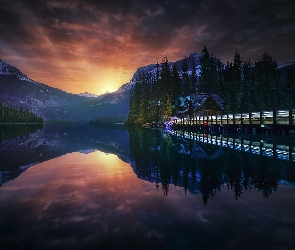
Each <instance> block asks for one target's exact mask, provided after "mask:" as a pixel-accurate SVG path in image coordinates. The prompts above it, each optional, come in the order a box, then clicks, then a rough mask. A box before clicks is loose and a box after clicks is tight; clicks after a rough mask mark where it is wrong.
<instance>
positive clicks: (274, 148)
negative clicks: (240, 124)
mask: <svg viewBox="0 0 295 250" xmlns="http://www.w3.org/2000/svg"><path fill="white" fill-rule="evenodd" d="M172 134H174V135H176V136H181V137H182V138H187V139H191V140H195V141H199V142H203V143H209V144H212V145H218V146H221V147H226V148H232V149H235V150H238V151H244V152H249V153H252V154H256V155H263V156H267V157H273V158H276V159H281V160H287V161H293V162H295V145H294V144H290V145H284V144H278V143H272V142H265V141H262V140H257V139H256V140H251V139H241V138H231V137H224V136H223V135H210V134H201V133H193V132H179V131H172Z"/></svg>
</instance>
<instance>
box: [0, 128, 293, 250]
mask: <svg viewBox="0 0 295 250" xmlns="http://www.w3.org/2000/svg"><path fill="white" fill-rule="evenodd" d="M0 131H1V134H0V135H1V137H0V139H1V144H0V172H1V173H0V183H1V186H0V214H1V217H0V249H294V246H295V138H286V137H271V136H267V135H264V136H254V135H243V134H223V135H221V134H200V133H198V134H197V133H183V132H180V131H164V130H162V129H142V128H133V129H126V128H124V127H123V126H122V125H100V126H89V125H44V126H43V125H41V126H26V127H24V126H2V127H1V128H0Z"/></svg>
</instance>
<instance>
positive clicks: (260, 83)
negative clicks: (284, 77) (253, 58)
mask: <svg viewBox="0 0 295 250" xmlns="http://www.w3.org/2000/svg"><path fill="white" fill-rule="evenodd" d="M254 77H255V84H256V86H257V90H258V89H259V93H260V96H259V100H256V101H257V104H258V108H259V110H275V109H277V108H278V107H279V106H280V97H281V93H282V84H281V79H280V73H279V70H278V64H277V62H276V61H275V60H273V59H272V57H271V56H270V55H269V54H268V53H263V54H262V56H261V58H260V59H259V61H258V62H257V63H255V67H254Z"/></svg>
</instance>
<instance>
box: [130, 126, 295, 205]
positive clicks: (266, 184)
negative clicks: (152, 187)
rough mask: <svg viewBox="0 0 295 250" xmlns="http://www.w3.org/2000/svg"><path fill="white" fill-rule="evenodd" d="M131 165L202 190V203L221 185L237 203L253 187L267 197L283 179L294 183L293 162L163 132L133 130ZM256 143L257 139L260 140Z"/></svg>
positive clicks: (165, 181)
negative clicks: (232, 192)
mask: <svg viewBox="0 0 295 250" xmlns="http://www.w3.org/2000/svg"><path fill="white" fill-rule="evenodd" d="M129 135H130V152H131V156H132V159H133V162H132V164H131V165H132V167H133V169H134V172H135V173H136V174H137V176H138V177H139V178H142V179H145V180H149V181H151V182H155V183H157V184H156V185H157V186H158V183H162V189H163V192H164V194H165V195H167V194H168V192H169V185H171V184H174V185H177V186H182V187H184V190H185V192H186V190H189V192H192V193H196V192H200V193H201V194H202V198H203V201H204V203H205V204H206V203H207V201H208V199H209V197H211V196H214V195H215V194H216V193H217V192H218V191H220V190H221V188H222V187H228V188H229V189H232V190H233V191H234V195H235V197H236V199H238V197H239V196H240V195H241V194H242V193H243V192H247V191H249V190H251V189H256V190H257V191H258V192H261V193H262V195H263V196H264V197H268V196H269V195H270V194H271V193H272V192H274V191H275V190H276V189H277V186H278V184H279V182H281V180H282V179H284V180H286V181H288V182H291V183H294V182H295V168H294V167H295V163H294V162H292V161H289V162H285V161H281V160H280V159H277V158H276V159H271V158H267V157H263V155H255V154H251V153H250V152H246V151H236V150H232V148H231V147H228V148H225V147H222V146H221V145H218V144H217V143H208V139H206V140H205V142H204V141H197V140H196V138H189V137H185V136H184V135H183V136H181V137H180V136H178V137H176V136H173V135H171V134H168V133H165V132H163V131H161V130H150V129H149V130H143V129H140V128H137V129H135V130H134V129H133V130H130V131H129ZM256 139H257V138H256Z"/></svg>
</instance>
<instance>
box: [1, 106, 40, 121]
mask: <svg viewBox="0 0 295 250" xmlns="http://www.w3.org/2000/svg"><path fill="white" fill-rule="evenodd" d="M0 123H43V118H42V117H40V116H38V115H36V114H34V113H32V112H30V111H29V110H27V109H23V108H22V107H20V108H19V109H16V108H12V107H11V106H4V105H2V103H0Z"/></svg>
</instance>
